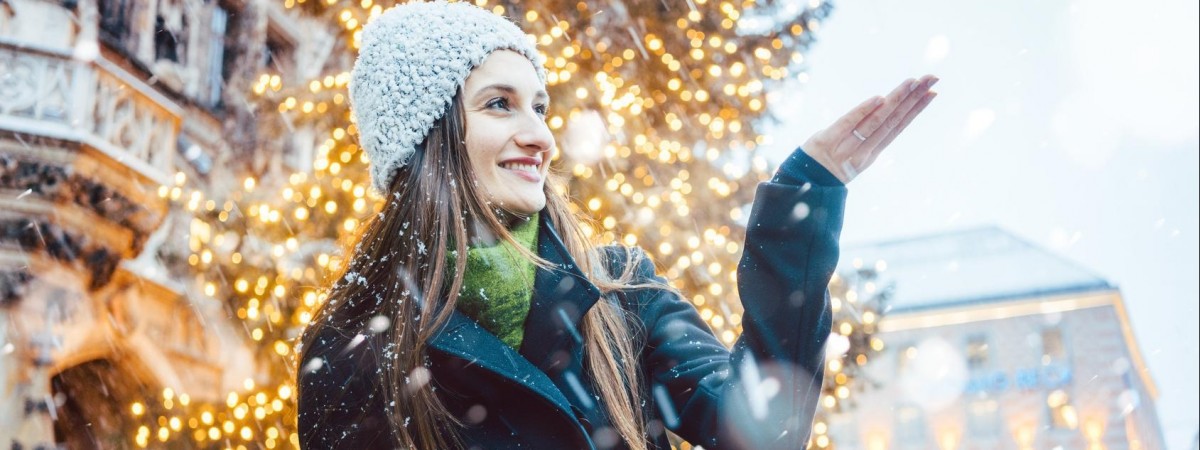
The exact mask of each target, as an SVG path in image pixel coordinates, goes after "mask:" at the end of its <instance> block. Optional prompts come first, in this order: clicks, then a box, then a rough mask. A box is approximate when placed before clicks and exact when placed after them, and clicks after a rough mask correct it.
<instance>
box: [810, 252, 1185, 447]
mask: <svg viewBox="0 0 1200 450" xmlns="http://www.w3.org/2000/svg"><path fill="white" fill-rule="evenodd" d="M843 255H844V256H845V257H846V262H845V264H847V265H851V264H857V265H862V264H879V265H880V266H881V267H885V268H886V269H885V270H884V271H883V272H882V273H883V274H884V278H885V279H887V280H889V284H891V286H892V287H893V292H892V293H891V295H892V300H891V309H890V310H889V311H888V312H887V314H886V315H885V316H884V318H883V319H881V320H880V321H879V323H878V327H879V328H878V329H879V333H878V334H877V336H878V337H879V338H881V339H882V340H883V342H884V343H885V349H884V350H883V352H882V354H881V355H879V356H877V357H876V358H875V359H874V361H872V362H871V363H870V364H869V365H868V366H867V367H866V373H865V374H864V375H865V380H864V381H863V383H862V384H864V385H867V386H866V387H865V388H864V389H863V390H862V392H856V393H855V394H854V403H855V405H856V407H854V408H851V409H847V410H846V411H845V412H842V413H839V414H834V415H833V417H832V418H831V419H830V421H829V423H827V424H822V425H821V426H823V427H828V429H829V434H830V437H831V438H832V439H833V441H834V442H836V443H837V445H838V446H839V447H840V448H865V449H872V450H875V449H885V448H887V449H931V448H938V449H1052V448H1064V449H1076V448H1077V449H1158V448H1164V447H1163V445H1164V444H1163V438H1162V432H1161V426H1160V424H1159V421H1158V415H1157V412H1156V410H1155V399H1156V398H1157V397H1158V392H1157V390H1156V387H1155V385H1154V382H1153V380H1152V378H1151V376H1150V373H1149V369H1148V368H1147V367H1146V364H1145V361H1144V360H1143V358H1142V355H1141V352H1140V350H1139V348H1138V345H1137V341H1136V340H1135V338H1134V333H1133V329H1132V328H1131V324H1130V321H1129V316H1128V314H1127V312H1126V310H1125V307H1124V300H1123V299H1122V296H1121V292H1120V290H1119V289H1117V288H1116V287H1114V286H1111V285H1110V284H1109V283H1108V282H1107V281H1105V280H1104V279H1102V278H1101V277H1098V276H1096V275H1094V274H1092V273H1091V272H1089V271H1087V270H1085V269H1083V268H1081V267H1079V266H1077V265H1075V264H1073V263H1071V262H1069V261H1066V260H1063V259H1061V258H1059V257H1057V256H1055V255H1052V254H1050V253H1048V252H1046V251H1044V250H1042V249H1040V248H1037V247H1036V246H1033V245H1030V244H1028V243H1026V242H1024V241H1022V240H1020V239H1018V238H1017V237H1015V236H1013V235H1011V234H1009V233H1007V232H1004V231H1002V230H1000V229H997V228H981V229H973V230H965V231H961V232H955V233H948V234H943V235H937V236H930V237H924V238H917V239H909V240H903V241H897V242H889V243H882V244H875V245H867V246H858V247H849V248H847V249H846V251H845V252H844V253H843ZM880 261H882V263H881V262H880Z"/></svg>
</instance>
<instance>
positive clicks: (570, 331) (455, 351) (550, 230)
mask: <svg viewBox="0 0 1200 450" xmlns="http://www.w3.org/2000/svg"><path fill="white" fill-rule="evenodd" d="M539 216H540V217H541V223H540V224H539V231H538V255H539V256H541V257H542V258H544V259H546V260H547V261H549V262H551V263H553V264H554V266H555V267H556V269H555V270H549V271H547V270H543V269H541V268H539V269H538V270H537V275H536V276H535V278H534V294H533V298H532V305H531V307H530V311H529V316H528V318H527V319H526V321H525V339H524V341H523V344H522V346H521V350H520V353H518V352H517V351H514V350H513V349H512V347H509V346H508V345H507V344H505V343H504V342H502V341H500V339H499V338H497V337H496V336H494V335H492V334H491V333H489V332H488V331H487V330H485V329H484V328H483V327H482V326H480V325H479V324H478V323H476V322H475V321H474V320H471V319H470V318H468V317H467V316H466V315H464V314H462V313H461V312H459V311H454V312H453V314H452V315H451V316H450V320H449V321H448V322H447V323H446V324H445V326H443V327H442V329H441V330H439V331H438V332H437V333H435V334H434V336H433V338H432V339H431V340H430V346H431V347H433V348H434V349H436V350H439V351H441V352H444V353H447V354H450V355H453V356H455V357H458V358H461V359H464V360H466V361H471V362H472V364H478V365H479V366H480V367H482V368H484V369H487V370H489V371H491V372H494V373H496V374H497V375H499V376H502V377H505V378H508V379H510V380H512V381H513V382H515V383H517V384H519V385H523V386H525V387H527V388H529V389H530V390H532V391H533V392H535V393H537V394H538V395H539V396H541V397H543V398H545V399H546V400H547V401H549V402H550V403H551V404H553V405H554V406H556V407H557V408H558V409H560V410H561V412H562V413H563V414H565V415H567V416H568V417H574V414H573V413H572V409H571V403H570V401H568V400H567V398H566V397H565V396H564V395H563V393H562V391H561V390H560V389H559V388H558V387H557V386H555V384H554V382H553V381H551V379H550V377H549V376H547V371H548V370H549V369H553V368H555V366H556V363H557V362H558V359H557V358H554V356H555V355H558V354H562V353H563V352H560V351H559V350H565V349H569V348H570V347H571V346H572V345H582V336H581V335H580V331H579V321H580V319H581V318H582V317H583V314H584V313H586V312H587V310H588V309H589V308H591V307H592V305H593V304H595V302H596V300H597V299H598V298H599V296H600V291H599V289H597V288H596V286H594V285H593V284H592V283H591V282H589V281H588V280H587V278H586V277H584V276H583V273H582V272H581V271H580V270H579V267H578V266H577V265H576V264H575V261H574V259H572V258H571V256H570V253H569V252H568V251H567V249H566V247H565V246H564V245H563V243H562V239H560V238H559V237H558V233H557V232H555V231H554V227H553V223H552V222H551V221H550V219H549V217H548V214H546V213H545V211H543V213H542V214H539Z"/></svg>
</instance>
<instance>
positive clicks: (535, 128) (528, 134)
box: [513, 112, 554, 152]
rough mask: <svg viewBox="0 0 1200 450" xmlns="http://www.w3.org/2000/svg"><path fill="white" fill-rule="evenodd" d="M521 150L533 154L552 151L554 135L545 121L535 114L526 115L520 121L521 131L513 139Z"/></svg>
mask: <svg viewBox="0 0 1200 450" xmlns="http://www.w3.org/2000/svg"><path fill="white" fill-rule="evenodd" d="M513 140H514V141H516V143H517V145H519V146H521V148H523V149H525V150H529V151H533V152H548V151H550V150H552V149H554V135H553V134H550V127H549V126H547V125H546V121H545V120H542V117H541V116H539V115H538V114H536V113H532V112H531V113H530V114H528V115H526V118H525V119H524V120H522V123H521V129H520V131H518V132H517V134H516V136H514V137H513Z"/></svg>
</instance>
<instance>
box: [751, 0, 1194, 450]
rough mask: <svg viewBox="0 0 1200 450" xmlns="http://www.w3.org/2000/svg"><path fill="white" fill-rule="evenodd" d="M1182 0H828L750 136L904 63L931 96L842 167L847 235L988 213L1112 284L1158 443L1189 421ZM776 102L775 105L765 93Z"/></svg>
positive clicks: (811, 117)
mask: <svg viewBox="0 0 1200 450" xmlns="http://www.w3.org/2000/svg"><path fill="white" fill-rule="evenodd" d="M1198 3H1200V2H1196V1H1195V0H1191V1H1180V0H1147V1H1138V2H1116V1H1111V0H1088V1H1044V0H1041V1H1039V0H1008V1H1003V2H1001V1H982V0H919V1H906V2H900V1H896V0H841V1H838V2H837V3H835V5H834V6H835V9H834V11H833V13H832V15H831V16H830V17H829V18H828V19H826V20H825V21H824V22H823V23H822V24H821V25H820V28H819V29H818V30H817V36H818V42H817V43H816V44H815V46H814V47H813V48H812V49H811V50H810V51H809V52H808V54H807V55H806V58H805V61H806V63H807V64H808V65H809V70H808V72H807V73H806V74H804V75H801V76H798V77H796V80H795V81H793V82H792V83H791V84H790V85H789V86H788V87H787V88H785V89H781V90H779V91H778V93H777V95H778V98H776V99H775V100H776V101H774V102H773V103H772V104H773V105H776V106H775V107H774V113H775V114H776V116H778V117H779V118H780V120H781V122H780V123H779V124H778V125H777V126H775V127H772V128H769V129H768V130H767V134H768V135H769V136H771V139H772V141H771V142H772V143H771V144H769V145H768V146H767V147H766V148H765V149H764V152H765V153H764V154H765V155H766V156H767V158H768V159H769V160H771V161H772V162H774V163H775V164H778V163H780V162H782V161H783V159H784V158H786V156H787V155H788V154H789V153H790V152H791V151H792V150H793V149H794V148H795V147H796V146H798V145H799V144H801V143H803V142H804V140H805V139H807V137H808V136H810V135H811V134H812V133H814V132H816V131H817V130H819V129H821V128H823V127H825V126H827V125H829V124H830V123H832V122H833V121H834V120H836V119H837V117H839V116H840V115H841V114H842V113H843V112H845V111H848V110H849V109H850V108H852V107H853V106H854V105H856V104H858V103H859V102H861V101H862V100H864V99H866V98H868V97H870V96H872V95H876V94H879V95H883V94H886V93H887V92H888V91H890V90H891V89H892V88H893V87H894V86H896V85H898V84H899V83H900V82H901V81H903V80H904V79H905V78H908V77H917V76H920V75H922V74H925V73H932V74H935V75H937V76H939V77H940V78H941V82H940V83H938V85H937V86H935V88H934V90H936V91H938V92H939V96H938V98H937V99H936V100H935V101H934V102H933V104H932V105H931V106H930V107H929V109H927V110H926V111H925V113H924V114H923V115H922V116H921V117H918V118H917V120H916V121H915V122H913V124H912V125H911V126H910V127H909V129H908V130H906V131H905V133H904V134H903V135H901V136H900V137H899V138H897V139H896V141H895V142H893V143H892V145H891V146H890V147H889V148H888V149H887V150H886V151H884V153H883V154H882V155H881V156H880V157H879V159H878V160H877V161H876V162H875V164H874V165H873V166H872V167H871V168H869V169H868V170H867V171H865V172H864V173H863V174H862V175H860V177H859V178H857V179H856V180H854V181H853V182H852V183H851V184H850V197H849V199H848V205H847V211H846V218H845V226H844V228H843V232H842V243H843V245H845V246H853V245H857V244H865V243H870V242H874V241H881V240H893V239H899V238H904V237H912V236H921V235H928V234H932V233H938V232H945V231H953V230H960V229H964V228H971V227H976V226H983V225H998V226H1000V227H1001V228H1003V229H1005V230H1007V231H1009V232H1012V233H1014V234H1016V235H1018V236H1019V237H1021V238H1024V239H1026V240H1028V241H1031V242H1033V243H1035V244H1038V245H1040V246H1042V247H1043V248H1045V249H1047V250H1050V251H1053V252H1056V253H1057V254H1059V255H1061V256H1063V257H1065V258H1067V259H1068V260H1071V261H1075V262H1077V263H1078V264H1080V265H1082V266H1083V267H1085V268H1088V269H1090V270H1091V271H1093V272H1095V273H1097V274H1098V275H1100V276H1102V277H1104V278H1106V279H1107V280H1109V282H1110V283H1111V284H1113V285H1116V286H1117V287H1119V288H1120V289H1121V292H1122V295H1123V298H1124V301H1125V304H1126V307H1127V309H1128V311H1129V314H1130V317H1131V320H1132V322H1133V328H1134V334H1135V336H1136V338H1137V340H1138V344H1139V345H1140V347H1141V349H1142V352H1143V354H1144V355H1145V357H1146V359H1147V363H1148V364H1149V366H1150V370H1151V373H1152V377H1153V379H1154V381H1155V382H1156V384H1157V386H1158V389H1159V392H1160V397H1159V398H1158V399H1157V407H1158V411H1159V419H1160V421H1161V422H1162V426H1163V433H1164V436H1165V438H1166V440H1167V444H1168V446H1169V448H1170V449H1173V450H1174V449H1188V448H1191V447H1190V446H1191V443H1192V440H1193V439H1194V438H1195V436H1196V433H1197V430H1198V427H1200V411H1198V409H1200V406H1198V402H1200V369H1198V367H1200V322H1198V320H1200V319H1197V317H1198V316H1200V308H1198V305H1200V281H1198V278H1197V273H1200V250H1198V247H1200V243H1198V236H1200V228H1198V222H1200V212H1198V206H1197V205H1198V204H1200V175H1198V169H1197V167H1198V165H1200V161H1198V158H1197V156H1198V155H1200V127H1198V125H1197V124H1198V122H1200V90H1198V86H1200V73H1198V66H1200V58H1198V55H1200V48H1198V41H1200V27H1198V20H1200V19H1198V18H1197V16H1198V11H1197V4H1198ZM781 105H786V106H781Z"/></svg>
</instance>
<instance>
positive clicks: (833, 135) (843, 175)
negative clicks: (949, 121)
mask: <svg viewBox="0 0 1200 450" xmlns="http://www.w3.org/2000/svg"><path fill="white" fill-rule="evenodd" d="M937 82H938V78H937V77H935V76H933V75H925V76H923V77H921V78H919V79H916V80H914V79H911V78H910V79H908V80H905V81H904V82H903V83H900V85H899V86H897V87H896V88H895V89H893V90H892V92H891V93H889V94H888V95H887V96H886V97H880V96H878V95H877V96H874V97H871V98H869V99H867V100H866V101H864V102H863V103H861V104H859V105H858V106H856V107H854V109H852V110H850V112H848V113H846V114H845V115H844V116H842V117H841V118H839V119H838V120H837V121H836V122H834V123H833V125H830V126H829V127H828V128H825V129H823V130H821V131H818V132H817V133H816V134H814V135H813V136H812V137H810V138H809V139H808V141H807V142H805V143H804V145H803V146H802V147H801V148H803V149H804V152H805V153H808V155H809V156H810V157H812V158H813V159H815V160H816V161H817V162H819V163H821V165H822V166H825V169H826V170H829V172H831V173H833V175H834V176H836V177H838V179H839V180H841V181H842V183H849V182H850V180H853V179H854V178H855V177H857V176H858V174H859V173H862V171H864V170H866V169H867V167H870V166H871V163H873V162H875V158H876V157H878V156H879V154H880V153H881V152H883V149H884V148H887V146H888V144H891V143H892V140H893V139H896V136H897V135H899V134H900V132H901V131H904V129H905V128H907V127H908V124H909V123H911V122H912V121H913V119H914V118H916V117H917V115H918V114H920V113H921V111H923V110H924V109H925V107H926V106H928V105H929V102H931V101H933V98H934V97H937V92H934V91H931V90H930V88H932V87H933V85H934V84H935V83H937Z"/></svg>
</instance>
